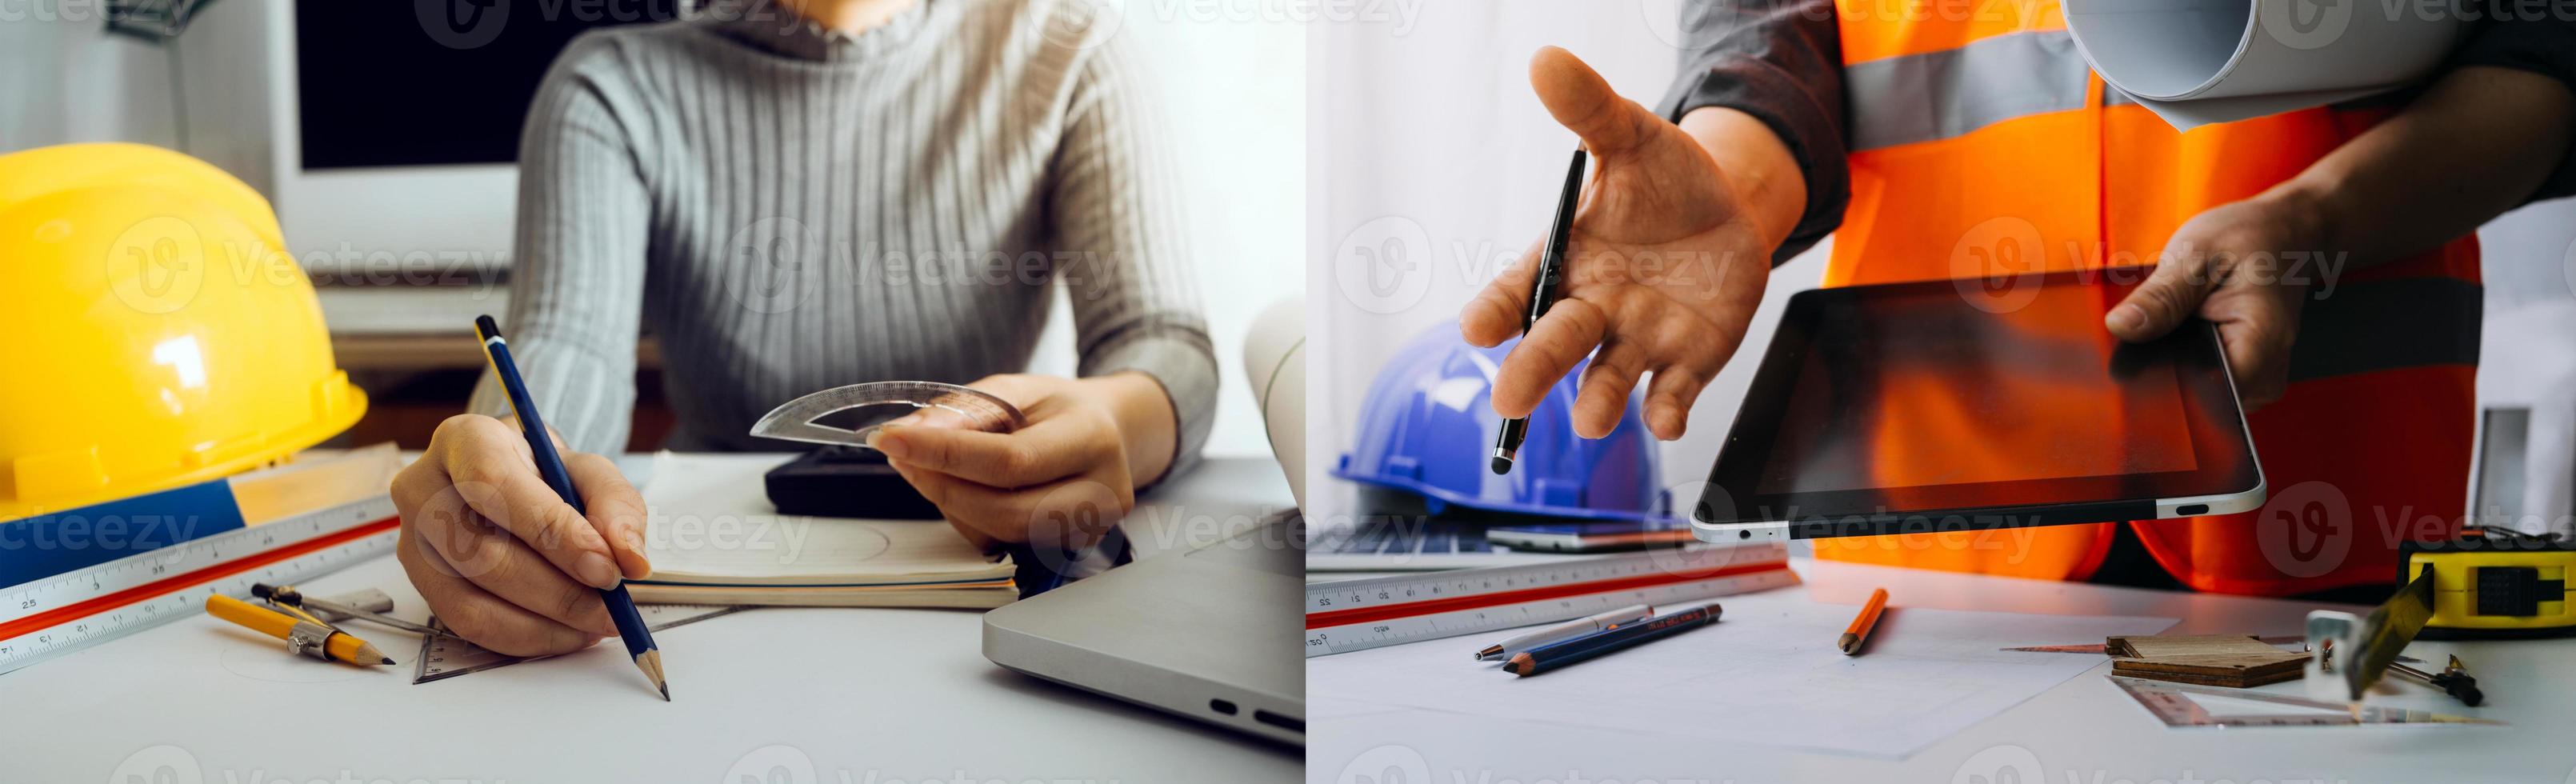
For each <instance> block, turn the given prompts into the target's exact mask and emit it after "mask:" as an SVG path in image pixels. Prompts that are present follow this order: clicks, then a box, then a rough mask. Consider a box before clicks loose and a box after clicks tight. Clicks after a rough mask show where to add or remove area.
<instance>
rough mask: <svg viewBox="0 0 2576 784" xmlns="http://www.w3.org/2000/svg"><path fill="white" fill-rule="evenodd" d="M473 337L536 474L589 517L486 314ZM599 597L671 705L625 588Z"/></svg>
mask: <svg viewBox="0 0 2576 784" xmlns="http://www.w3.org/2000/svg"><path fill="white" fill-rule="evenodd" d="M474 333H475V334H476V335H477V336H480V337H481V338H483V356H484V358H486V359H489V360H491V361H492V373H493V375H496V376H500V377H501V389H502V390H503V391H506V392H508V393H510V410H512V411H515V412H518V414H519V429H520V430H521V431H522V432H523V433H525V434H526V435H527V437H528V452H529V453H530V454H534V455H536V458H537V474H538V475H539V476H543V477H545V478H546V485H547V486H549V487H553V488H554V489H555V495H559V496H562V497H563V500H564V503H567V504H571V505H572V510H573V511H574V512H580V513H583V514H588V511H587V510H585V509H584V508H583V507H582V503H581V491H579V490H575V489H573V486H572V472H570V471H566V470H564V463H563V456H562V455H558V454H555V442H554V439H552V438H549V437H547V436H546V423H545V421H544V420H542V419H539V418H537V403H536V401H535V400H534V399H532V398H530V397H528V382H526V381H524V380H522V379H520V378H519V364H518V363H516V362H512V361H510V344H509V343H508V342H507V341H504V340H502V339H501V326H500V325H499V324H495V323H492V317H491V316H478V317H476V318H475V319H474ZM599 599H600V602H601V603H603V604H606V605H608V617H609V619H610V620H613V621H616V622H617V639H619V640H621V641H624V642H625V643H626V654H627V655H629V656H633V657H635V668H636V669H639V670H643V671H644V677H647V678H651V679H653V688H655V689H658V690H660V691H661V692H662V701H663V702H670V701H671V684H670V683H669V682H668V681H665V680H663V678H662V650H661V649H660V648H658V647H655V646H654V645H653V630H652V629H649V628H646V627H645V625H644V614H643V613H639V612H636V611H635V599H634V598H633V597H629V596H627V595H626V584H625V583H619V584H618V585H617V587H615V588H602V589H599Z"/></svg>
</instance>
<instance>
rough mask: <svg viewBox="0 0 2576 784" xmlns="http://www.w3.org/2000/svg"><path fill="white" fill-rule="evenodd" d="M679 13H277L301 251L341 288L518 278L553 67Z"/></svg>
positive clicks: (280, 108) (559, 6)
mask: <svg viewBox="0 0 2576 784" xmlns="http://www.w3.org/2000/svg"><path fill="white" fill-rule="evenodd" d="M680 4H681V0H602V1H600V2H564V3H528V2H511V0H414V1H413V2H393V3H385V2H357V3H353V2H316V1H311V0H308V1H306V2H297V3H294V4H293V7H292V10H291V11H289V12H286V13H276V14H271V15H270V16H271V19H270V25H269V29H270V40H272V41H282V42H286V43H287V44H288V45H287V46H282V47H279V50H280V52H279V54H278V55H277V56H276V57H275V58H273V59H272V61H271V70H272V73H275V74H280V75H283V76H284V78H285V79H286V80H287V82H288V83H287V84H283V85H276V84H274V83H272V84H273V86H274V87H276V88H277V89H275V91H274V93H273V94H274V95H276V96H277V100H276V101H275V103H274V105H273V112H274V113H273V114H272V116H271V120H272V128H273V134H272V135H271V137H270V138H271V139H273V142H272V144H273V147H272V153H273V156H272V160H273V161H274V162H275V167H276V179H275V187H274V188H273V193H272V197H273V199H274V200H275V201H276V203H277V207H278V212H279V219H280V221H281V222H282V223H283V224H284V226H285V229H286V240H287V245H288V247H291V248H295V249H296V256H297V258H298V260H299V261H302V262H303V263H304V264H305V267H306V269H307V271H309V272H311V273H313V274H315V275H316V276H318V277H321V278H323V279H325V280H326V281H330V280H334V279H336V280H338V281H340V282H349V283H375V284H398V283H410V284H418V283H421V282H424V281H423V280H422V279H421V276H423V275H428V276H431V277H437V276H442V275H445V276H455V275H464V276H467V277H468V278H469V279H470V278H471V277H472V276H475V275H488V274H489V272H490V271H491V270H497V269H502V268H505V267H506V266H507V264H508V254H509V249H510V224H511V219H512V215H513V209H514V205H515V203H516V201H517V199H516V197H517V187H518V177H517V169H516V166H515V162H516V160H517V158H518V147H519V131H520V128H521V126H522V125H523V124H524V123H525V122H526V119H527V111H528V105H529V102H530V100H531V99H532V98H533V97H534V96H535V95H536V91H537V85H538V82H539V81H540V80H541V79H543V77H544V76H545V72H546V69H547V66H548V65H549V64H551V63H553V62H554V59H555V57H556V55H558V54H560V53H561V52H562V51H563V48H564V46H565V45H566V44H568V43H570V42H571V41H572V39H573V38H574V37H575V36H578V35H580V34H581V33H583V32H584V31H587V30H590V29H592V28H596V27H605V26H610V25H619V24H634V23H641V22H652V21H663V20H668V19H672V18H675V17H676V16H678V14H679V13H680ZM390 262H398V263H390ZM397 274H399V275H402V276H406V278H407V279H403V278H394V277H392V276H394V275H397ZM440 282H448V283H455V282H460V281H455V280H448V281H440Z"/></svg>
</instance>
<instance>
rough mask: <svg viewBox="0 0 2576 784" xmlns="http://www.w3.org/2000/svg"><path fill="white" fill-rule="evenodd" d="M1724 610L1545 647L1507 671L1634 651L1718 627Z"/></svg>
mask: <svg viewBox="0 0 2576 784" xmlns="http://www.w3.org/2000/svg"><path fill="white" fill-rule="evenodd" d="M1721 610H1722V608H1720V607H1718V606H1717V603H1716V602H1709V603H1706V604H1697V605H1692V606H1690V607H1688V608H1685V609H1683V610H1680V611H1677V612H1670V613H1665V614H1663V615H1658V616H1655V617H1652V618H1648V619H1645V620H1642V621H1638V622H1636V623H1628V624H1621V625H1619V626H1617V627H1613V628H1611V629H1610V630H1608V631H1601V632H1594V633H1592V634H1587V635H1584V636H1581V637H1576V638H1574V639H1571V640H1566V641H1564V642H1560V643H1556V644H1554V645H1541V646H1539V647H1536V648H1531V649H1529V650H1528V651H1525V652H1522V653H1521V654H1519V655H1516V656H1513V657H1512V660H1511V661H1507V662H1504V663H1503V671H1504V672H1508V673H1511V674H1514V675H1520V676H1530V675H1537V674H1539V673H1542V672H1547V671H1549V670H1553V669H1556V668H1558V667H1564V666H1567V665H1570V664H1574V663H1577V662H1581V661H1585V660H1589V659H1592V658H1595V657H1600V656H1606V655H1609V654H1613V653H1617V652H1619V651H1624V650H1627V649H1629V648H1634V647H1637V646H1639V645H1644V644H1646V643H1650V642H1654V641H1656V640H1660V639H1663V638H1666V637H1670V636H1673V635H1676V634H1680V633H1682V632H1686V631H1690V630H1692V629H1697V628H1699V627H1702V626H1706V625H1708V624H1712V623H1716V622H1717V616H1718V614H1719V612H1721Z"/></svg>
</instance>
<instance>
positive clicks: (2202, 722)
mask: <svg viewBox="0 0 2576 784" xmlns="http://www.w3.org/2000/svg"><path fill="white" fill-rule="evenodd" d="M2108 677H2109V678H2110V679H2111V682H2112V683H2114V684H2117V685H2118V686H2119V687H2120V690H2121V691H2125V692H2128V693H2129V696H2130V697H2131V698H2134V699H2136V700H2137V701H2138V704H2139V705H2142V706H2145V707H2146V709H2147V712H2148V713H2152V714H2155V717H2156V719H2157V720H2159V721H2163V722H2164V723H2165V726H2167V727H2351V726H2357V725H2364V724H2419V725H2443V724H2448V725H2465V724H2485V725H2499V726H2500V725H2502V724H2504V722H2500V721H2490V720H2487V719H2473V718H2469V717H2467V716H2453V715H2450V714H2447V713H2434V712H2432V711H2421V710H2410V709H2406V708H2391V707H2387V706H2383V705H2362V704H2358V703H2340V702H2323V701H2319V700H2307V699H2300V698H2297V697H2290V696H2285V695H2280V694H2271V693H2267V692H2259V691H2249V690H2246V689H2225V688H2219V687H2215V686H2193V685H2190V684H2184V683H2171V682H2167V681H2152V680H2147V679H2144V678H2129V677H2122V676H2118V675H2112V676H2108ZM2195 694H2199V695H2207V696H2211V697H2224V698H2227V699H2231V700H2247V701H2252V702H2261V703H2269V704H2273V705H2280V706H2284V707H2291V708H2299V709H2302V710H2301V711H2299V712H2289V711H2284V712H2281V713H2277V714H2230V715H2225V716H2221V715H2216V714H2213V713H2211V712H2210V711H2209V709H2208V708H2207V707H2205V706H2203V705H2201V704H2200V703H2199V702H2197V701H2195V700H2193V699H2192V698H2191V695H2195Z"/></svg>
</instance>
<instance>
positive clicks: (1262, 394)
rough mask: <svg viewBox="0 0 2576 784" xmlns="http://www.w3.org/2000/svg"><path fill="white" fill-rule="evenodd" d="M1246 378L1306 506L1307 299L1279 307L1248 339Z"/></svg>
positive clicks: (1259, 319)
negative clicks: (1249, 380)
mask: <svg viewBox="0 0 2576 784" xmlns="http://www.w3.org/2000/svg"><path fill="white" fill-rule="evenodd" d="M1243 375H1244V377H1245V378H1248V379H1251V381H1252V399H1253V402H1254V403H1255V404H1256V405H1259V406H1260V407H1261V423H1262V425H1263V426H1264V427H1266V428H1268V429H1269V435H1270V453H1271V454H1272V455H1274V456H1276V457H1278V458H1279V470H1281V471H1285V472H1287V473H1288V492H1289V494H1290V495H1293V496H1295V497H1296V499H1297V508H1299V509H1304V508H1305V507H1306V301H1305V299H1304V298H1300V297H1291V298H1288V299H1284V300H1280V301H1279V302H1276V303H1273V304H1272V305H1271V306H1270V307H1269V309H1267V310H1263V311H1262V312H1261V315H1259V316H1255V317H1253V319H1252V330H1251V334H1248V335H1245V336H1244V338H1243Z"/></svg>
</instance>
